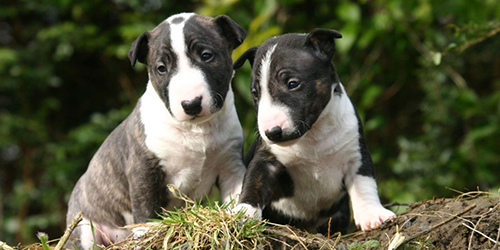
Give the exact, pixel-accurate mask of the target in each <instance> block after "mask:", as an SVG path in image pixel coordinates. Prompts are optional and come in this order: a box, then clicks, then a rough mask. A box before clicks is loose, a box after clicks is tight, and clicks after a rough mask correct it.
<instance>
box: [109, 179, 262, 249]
mask: <svg viewBox="0 0 500 250" xmlns="http://www.w3.org/2000/svg"><path fill="white" fill-rule="evenodd" d="M169 189H170V191H171V192H172V194H174V197H175V198H177V199H181V200H183V201H185V202H186V206H185V207H184V208H182V209H176V210H175V211H164V212H163V213H162V214H161V215H160V217H161V219H159V220H154V221H153V223H148V224H143V225H140V226H146V227H149V228H150V229H152V230H148V231H147V232H146V234H145V235H144V236H142V237H140V238H137V239H134V240H129V241H128V243H127V244H129V245H126V246H125V245H120V244H117V245H114V246H112V247H110V248H111V249H128V248H130V247H131V245H130V244H134V245H135V246H134V249H187V248H189V249H213V248H216V249H258V248H262V246H263V245H266V244H267V242H266V241H265V235H264V231H265V225H266V221H261V220H259V219H254V218H248V217H245V215H244V212H243V211H240V212H238V213H236V214H233V213H231V212H230V209H231V206H232V204H231V203H229V204H223V205H220V204H219V203H217V202H211V201H208V204H207V205H200V204H199V203H196V202H194V201H192V200H190V199H189V198H187V197H186V196H184V195H183V194H181V193H180V192H179V190H178V189H177V188H176V187H174V186H169ZM131 242H132V243H131Z"/></svg>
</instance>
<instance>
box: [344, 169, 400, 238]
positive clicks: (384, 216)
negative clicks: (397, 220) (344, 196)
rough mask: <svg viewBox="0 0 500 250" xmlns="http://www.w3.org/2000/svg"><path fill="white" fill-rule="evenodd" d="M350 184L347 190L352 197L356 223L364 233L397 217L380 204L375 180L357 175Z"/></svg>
mask: <svg viewBox="0 0 500 250" xmlns="http://www.w3.org/2000/svg"><path fill="white" fill-rule="evenodd" d="M348 183H349V184H348V186H347V188H348V192H349V194H350V197H351V202H352V210H353V214H354V222H355V224H356V226H358V227H361V229H362V230H363V231H370V230H372V229H376V228H378V227H379V226H380V225H381V224H382V222H384V221H386V220H388V219H391V218H394V217H395V216H396V215H395V214H394V213H393V212H392V211H390V210H387V209H385V208H384V207H383V206H382V205H381V204H380V200H379V197H378V194H377V183H376V182H375V179H373V178H371V177H367V176H362V175H355V176H354V178H353V180H352V181H349V182H348Z"/></svg>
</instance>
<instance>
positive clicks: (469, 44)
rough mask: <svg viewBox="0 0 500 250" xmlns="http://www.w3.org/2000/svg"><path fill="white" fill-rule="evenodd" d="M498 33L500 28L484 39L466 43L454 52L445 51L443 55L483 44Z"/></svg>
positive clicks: (453, 50)
mask: <svg viewBox="0 0 500 250" xmlns="http://www.w3.org/2000/svg"><path fill="white" fill-rule="evenodd" d="M498 32H500V27H499V28H496V29H494V30H491V31H490V32H488V33H487V34H486V35H484V36H482V37H479V38H477V39H476V40H473V41H471V42H466V43H465V44H464V45H462V46H460V47H456V48H453V49H452V50H449V51H444V52H443V53H442V54H443V56H445V55H447V54H448V53H450V52H456V51H464V50H466V49H468V48H470V47H472V46H474V45H476V44H478V43H480V42H483V41H484V40H486V39H488V38H490V37H492V36H494V35H496V34H497V33H498Z"/></svg>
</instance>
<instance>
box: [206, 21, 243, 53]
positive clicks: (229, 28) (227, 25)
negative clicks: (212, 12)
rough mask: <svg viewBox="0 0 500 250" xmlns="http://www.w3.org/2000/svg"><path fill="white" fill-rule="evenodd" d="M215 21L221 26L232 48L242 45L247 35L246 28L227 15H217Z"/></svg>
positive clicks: (222, 32) (221, 30)
mask: <svg viewBox="0 0 500 250" xmlns="http://www.w3.org/2000/svg"><path fill="white" fill-rule="evenodd" d="M214 23H215V25H216V26H217V27H219V29H220V32H221V34H222V36H224V37H225V38H226V40H227V42H228V44H229V46H230V49H231V50H234V49H236V48H237V47H238V46H240V44H242V43H243V40H245V37H246V36H247V32H246V31H245V29H243V28H242V27H241V26H240V25H239V24H237V23H236V22H235V21H233V19H231V18H230V17H228V16H226V15H221V16H217V17H215V18H214Z"/></svg>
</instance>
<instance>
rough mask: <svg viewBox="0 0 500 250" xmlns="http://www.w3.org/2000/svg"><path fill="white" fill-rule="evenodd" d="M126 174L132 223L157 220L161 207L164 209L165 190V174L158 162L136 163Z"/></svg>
mask: <svg viewBox="0 0 500 250" xmlns="http://www.w3.org/2000/svg"><path fill="white" fill-rule="evenodd" d="M136 164H137V165H135V166H134V167H133V168H132V167H130V168H129V169H130V172H129V173H127V179H128V181H129V183H130V184H129V190H130V200H131V203H132V216H133V218H134V221H133V222H134V223H136V224H137V223H145V222H146V220H147V219H154V218H157V217H158V215H157V214H156V213H157V212H160V211H161V207H162V206H163V207H166V205H167V204H166V202H167V198H166V194H167V190H166V187H165V185H163V184H164V180H165V174H164V173H163V171H161V168H160V167H159V166H158V161H156V160H155V161H147V162H143V163H136Z"/></svg>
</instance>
